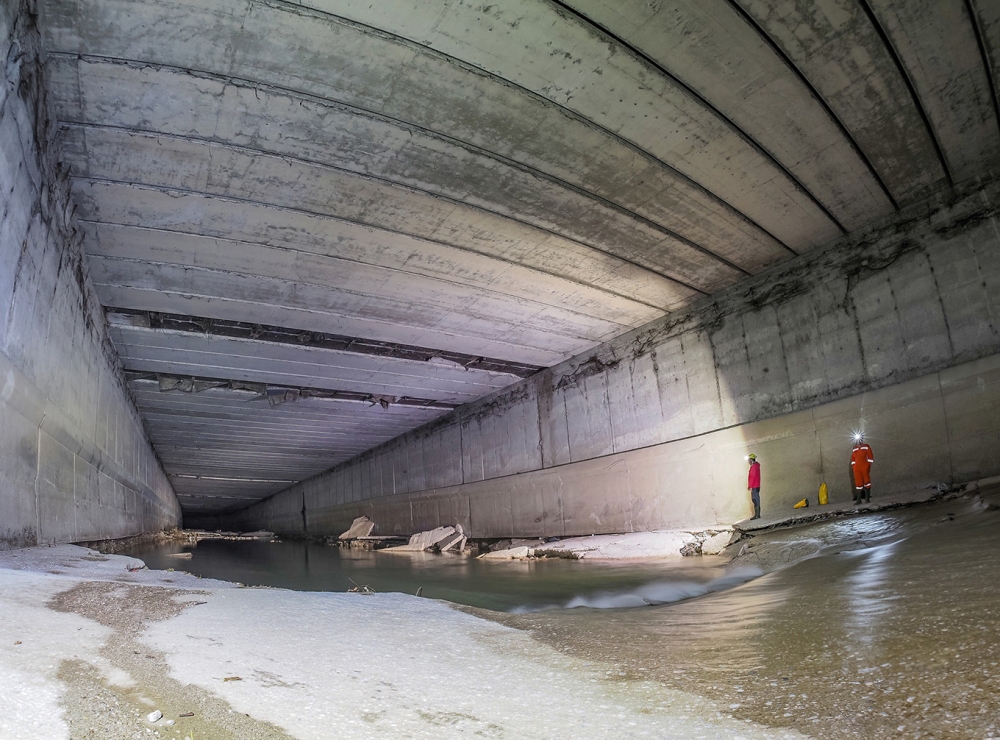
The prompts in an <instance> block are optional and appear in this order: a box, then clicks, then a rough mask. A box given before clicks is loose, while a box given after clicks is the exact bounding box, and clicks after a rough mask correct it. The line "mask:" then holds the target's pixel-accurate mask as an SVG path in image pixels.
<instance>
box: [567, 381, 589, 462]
mask: <svg viewBox="0 0 1000 740" xmlns="http://www.w3.org/2000/svg"><path fill="white" fill-rule="evenodd" d="M563 403H564V404H565V406H566V428H567V430H568V432H569V454H570V460H572V461H574V462H575V461H577V460H586V459H587V458H588V457H590V455H589V450H590V448H591V441H590V439H589V438H588V433H589V431H590V430H589V429H588V427H587V396H586V391H585V390H584V388H583V387H582V383H574V384H573V385H567V386H566V387H565V388H563Z"/></svg>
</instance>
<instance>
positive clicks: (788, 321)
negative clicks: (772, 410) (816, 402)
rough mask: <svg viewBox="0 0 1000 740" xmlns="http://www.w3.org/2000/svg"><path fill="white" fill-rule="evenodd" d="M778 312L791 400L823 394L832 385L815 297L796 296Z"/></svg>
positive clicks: (778, 309) (779, 308) (802, 399)
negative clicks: (827, 375)
mask: <svg viewBox="0 0 1000 740" xmlns="http://www.w3.org/2000/svg"><path fill="white" fill-rule="evenodd" d="M775 315H776V317H777V322H778V329H779V331H780V332H781V342H782V347H783V348H784V355H785V369H786V371H787V374H788V392H789V394H790V397H791V400H792V401H793V402H801V401H808V400H811V399H813V398H819V397H821V396H823V395H824V394H825V393H827V391H828V389H829V384H828V382H827V377H826V363H825V361H824V360H825V358H824V355H823V343H822V340H821V334H820V326H819V321H818V320H817V317H816V313H815V308H814V305H813V301H812V297H811V296H809V295H801V296H796V297H795V298H792V299H791V300H790V301H788V302H787V303H784V304H782V305H781V306H778V307H777V309H776V311H775Z"/></svg>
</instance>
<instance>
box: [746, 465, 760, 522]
mask: <svg viewBox="0 0 1000 740" xmlns="http://www.w3.org/2000/svg"><path fill="white" fill-rule="evenodd" d="M747 461H748V462H749V463H750V473H749V474H748V475H747V490H748V491H750V500H751V501H753V516H752V517H750V518H751V519H760V463H759V462H757V456H756V455H750V456H749V457H747Z"/></svg>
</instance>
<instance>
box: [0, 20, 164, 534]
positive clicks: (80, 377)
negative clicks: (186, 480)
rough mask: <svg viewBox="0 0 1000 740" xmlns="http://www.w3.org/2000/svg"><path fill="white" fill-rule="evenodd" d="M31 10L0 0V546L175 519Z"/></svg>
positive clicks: (131, 530) (126, 530) (152, 526)
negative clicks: (59, 131) (111, 311)
mask: <svg viewBox="0 0 1000 740" xmlns="http://www.w3.org/2000/svg"><path fill="white" fill-rule="evenodd" d="M33 22H34V21H33V17H32V13H31V3H28V2H6V3H3V4H0V59H3V60H6V63H5V67H4V69H3V75H2V76H0V193H2V194H3V195H2V212H0V296H2V297H3V298H2V299H0V548H9V547H20V546H26V545H34V544H40V543H51V542H66V541H74V540H93V539H100V538H107V537H122V536H126V535H130V534H136V533H139V532H145V531H150V530H156V529H162V528H165V527H169V526H176V525H177V524H179V522H180V509H179V506H178V503H177V500H176V499H175V497H174V493H173V491H172V490H171V487H170V484H169V482H168V481H167V479H166V476H165V475H164V474H163V472H162V470H161V469H160V466H159V462H158V461H157V459H156V456H155V455H154V453H153V451H152V449H151V448H150V446H149V443H148V441H147V440H146V436H145V434H144V432H143V427H142V422H141V420H140V419H139V415H138V413H137V411H136V409H135V407H134V406H133V404H132V402H131V399H130V398H129V394H128V391H127V390H126V388H125V385H124V378H123V376H122V372H121V367H120V365H119V364H118V362H117V358H116V356H115V352H114V349H113V347H112V345H111V343H110V341H109V340H108V337H107V334H106V331H105V326H104V319H103V312H102V311H101V308H100V305H99V303H98V300H97V296H96V295H95V293H94V288H93V286H92V285H91V283H90V280H89V277H88V271H87V266H86V263H85V261H84V256H83V253H82V250H81V248H80V235H79V233H78V232H77V230H76V229H75V228H74V223H73V217H72V205H71V204H70V200H69V184H68V182H67V181H66V178H65V173H64V172H62V171H60V170H59V169H58V167H57V166H56V154H55V152H54V151H53V149H52V140H51V137H52V136H53V135H54V133H55V130H54V126H53V122H52V121H51V119H50V118H49V112H50V111H49V108H48V104H47V101H46V98H45V95H44V92H43V86H42V79H41V68H40V67H39V65H38V54H39V40H38V32H37V29H36V28H35V27H34V25H33Z"/></svg>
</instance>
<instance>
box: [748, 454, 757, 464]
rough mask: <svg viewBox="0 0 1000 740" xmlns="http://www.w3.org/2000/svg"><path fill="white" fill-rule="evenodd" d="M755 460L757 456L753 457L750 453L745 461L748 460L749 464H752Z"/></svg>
mask: <svg viewBox="0 0 1000 740" xmlns="http://www.w3.org/2000/svg"><path fill="white" fill-rule="evenodd" d="M756 459H757V456H756V455H754V454H753V453H750V454H749V455H747V460H749V461H750V462H753V461H754V460H756Z"/></svg>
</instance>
